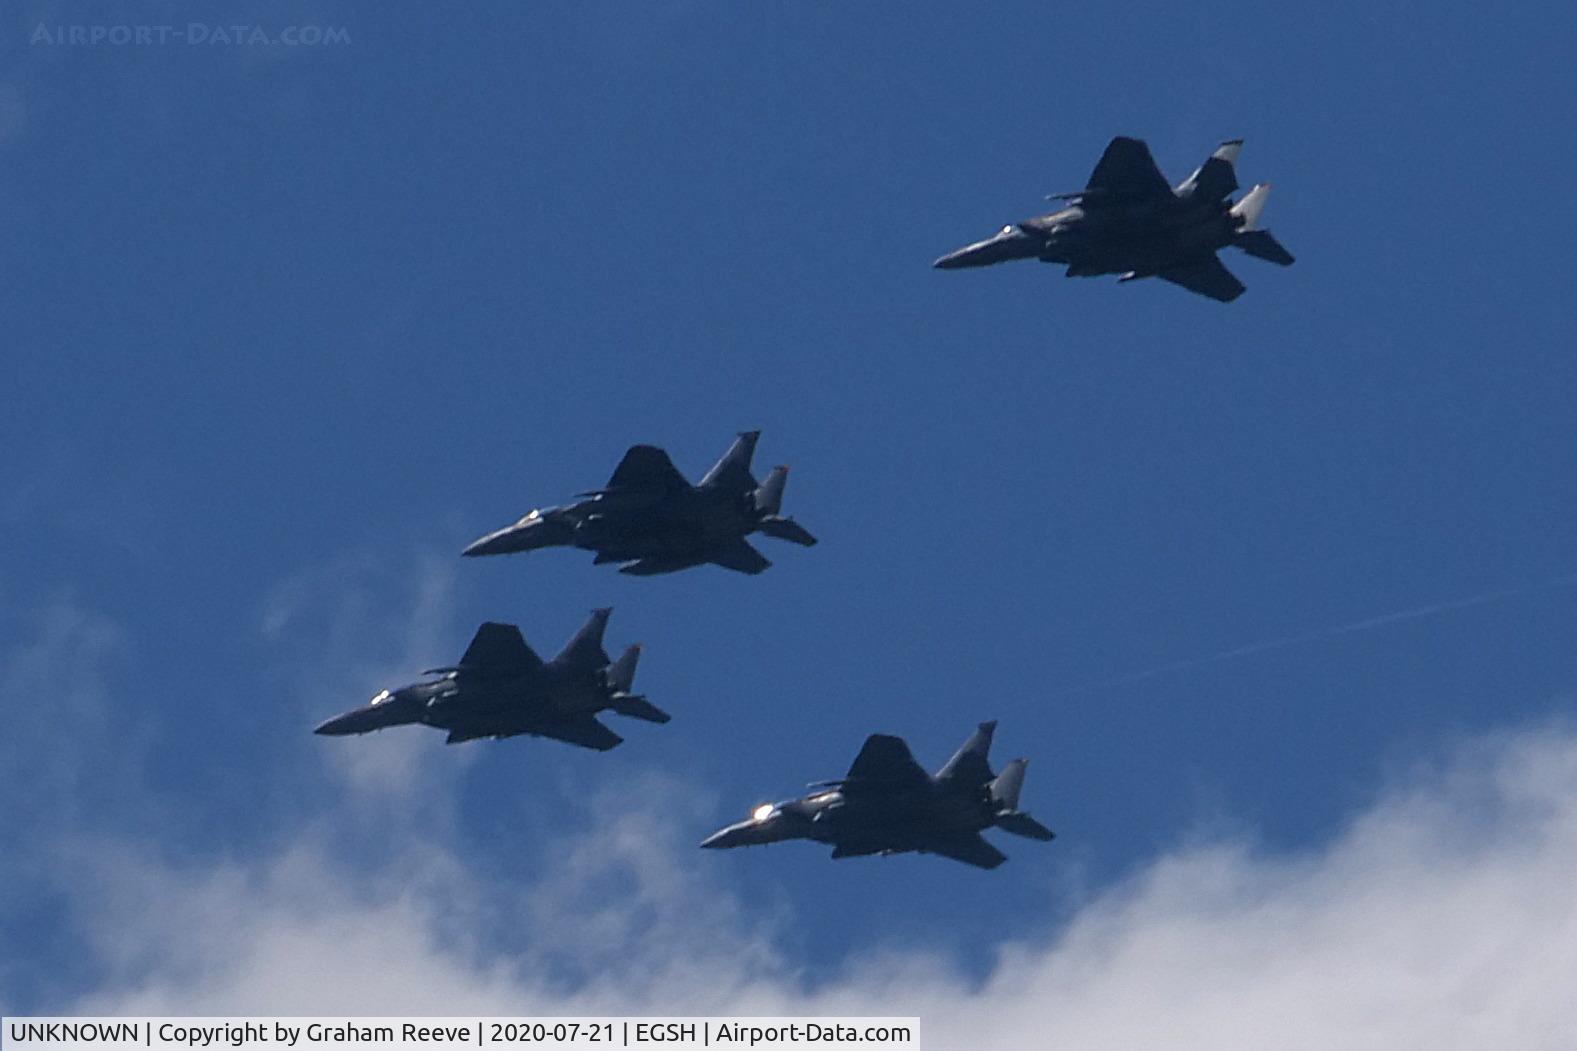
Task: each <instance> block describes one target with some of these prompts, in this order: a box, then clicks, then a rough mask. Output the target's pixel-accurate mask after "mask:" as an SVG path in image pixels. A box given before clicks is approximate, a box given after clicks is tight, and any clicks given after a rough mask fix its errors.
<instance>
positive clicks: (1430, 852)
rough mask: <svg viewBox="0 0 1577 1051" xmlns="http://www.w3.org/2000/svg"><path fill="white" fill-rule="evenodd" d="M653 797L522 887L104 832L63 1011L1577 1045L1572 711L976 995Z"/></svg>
mask: <svg viewBox="0 0 1577 1051" xmlns="http://www.w3.org/2000/svg"><path fill="white" fill-rule="evenodd" d="M626 787H628V786H626ZM644 788H645V791H643V792H640V793H636V794H633V795H632V794H629V793H620V798H621V799H623V800H625V802H624V803H623V804H620V805H618V806H615V805H614V804H613V803H612V801H611V798H610V801H608V802H605V803H602V804H599V806H600V807H601V808H602V811H601V812H599V813H597V814H595V815H589V816H590V817H593V818H594V820H592V821H589V822H588V826H587V829H588V830H587V832H586V833H585V834H584V835H581V836H577V837H574V838H573V839H572V840H570V841H568V842H565V843H561V844H558V845H557V847H558V849H557V850H556V851H555V853H554V854H553V855H552V856H554V857H556V858H557V859H558V864H556V865H555V866H553V867H551V868H548V869H546V870H545V871H544V872H542V873H541V874H539V875H537V876H536V877H534V878H533V879H531V880H529V881H527V882H526V883H525V884H524V885H523V886H518V887H517V886H513V885H500V884H497V883H490V882H489V881H488V880H487V879H485V878H483V877H481V876H479V875H478V874H477V872H475V871H473V870H472V869H471V868H470V867H468V866H467V865H466V864H465V861H464V859H463V858H462V857H459V856H457V855H456V854H454V853H452V852H450V851H449V850H448V849H447V848H444V847H441V846H436V845H433V844H430V843H423V842H420V841H418V840H416V839H415V838H414V837H413V840H412V842H411V844H409V845H408V849H406V850H405V851H403V852H402V854H401V857H400V859H399V861H398V863H396V864H391V865H388V866H384V867H380V868H379V869H377V870H376V871H370V872H369V871H366V870H364V869H361V868H357V867H355V866H352V865H348V864H347V863H346V862H345V861H344V860H343V859H339V858H336V857H335V855H334V852H333V851H332V850H330V849H328V848H327V846H326V845H325V843H324V842H323V841H322V839H321V838H320V837H318V836H317V835H316V834H315V833H304V834H303V835H302V837H301V838H300V839H299V840H298V841H297V842H295V843H293V844H291V845H289V846H288V847H287V848H285V849H282V850H281V851H279V852H277V853H275V854H272V855H270V856H268V857H264V858H258V859H251V860H236V861H232V862H225V863H206V864H200V865H180V864H174V863H171V862H168V861H163V860H160V859H159V858H158V857H157V856H155V855H153V854H151V853H149V852H147V851H140V850H136V849H131V848H127V847H125V846H123V845H122V846H116V847H113V849H106V846H105V844H103V843H84V844H82V852H81V857H82V858H83V859H84V861H83V863H82V865H81V867H80V868H79V870H78V879H77V882H76V883H75V884H74V895H75V898H74V900H75V901H76V902H77V904H78V908H79V909H81V910H83V911H84V919H85V927H86V929H87V930H89V931H91V932H94V938H93V942H92V944H93V950H94V952H95V953H96V954H97V955H98V956H99V957H100V959H101V960H103V961H105V962H106V964H107V972H108V973H109V975H110V976H111V977H110V979H109V980H108V981H107V982H106V983H105V984H104V985H103V986H102V987H101V988H98V989H96V990H94V991H91V992H89V993H86V994H84V995H82V996H81V997H80V998H79V999H78V1000H77V1001H76V1002H74V1003H69V1004H60V1005H50V1006H51V1007H52V1008H54V1007H60V1008H62V1009H70V1010H81V1011H92V1012H97V1013H117V1012H138V1013H204V1012H208V1013H227V1012H237V1011H259V1010H265V1011H275V1012H288V1013H302V1014H311V1013H321V1012H339V1013H344V1012H352V1013H369V1014H371V1013H380V1012H391V1013H406V1014H409V1013H419V1012H432V1013H446V1014H453V1013H477V1012H492V1013H505V1012H511V1011H533V1012H559V1013H567V1014H574V1013H583V1012H584V1013H603V1012H607V1013H628V1012H654V1013H661V1012H690V1011H698V1012H700V1011H729V1012H739V1013H793V1014H801V1013H807V1014H817V1013H836V1014H857V1013H887V1014H908V1013H914V1014H918V1015H920V1016H921V1017H922V1018H923V1019H924V1024H925V1035H926V1042H927V1045H928V1046H934V1047H964V1046H982V1047H1004V1046H1020V1045H1021V1044H1022V1041H1023V1040H1025V1039H1027V1038H1030V1037H1033V1039H1034V1040H1035V1042H1036V1044H1037V1045H1038V1046H1067V1047H1137V1046H1167V1047H1184V1048H1187V1047H1200V1048H1212V1049H1219V1048H1234V1047H1242V1048H1265V1047H1277V1048H1304V1047H1307V1048H1329V1047H1338V1046H1339V1047H1344V1048H1387V1049H1391V1048H1399V1047H1420V1048H1422V1047H1428V1048H1457V1047H1461V1048H1482V1047H1490V1046H1497V1047H1524V1048H1539V1047H1551V1048H1554V1047H1569V1046H1572V1045H1573V1043H1574V1042H1577V1002H1574V1001H1573V998H1572V997H1571V995H1570V992H1571V989H1572V988H1573V986H1574V983H1577V900H1574V898H1573V895H1572V893H1571V875H1570V874H1571V872H1572V871H1573V869H1574V866H1577V732H1573V731H1572V730H1571V729H1568V728H1557V729H1551V730H1547V731H1543V732H1532V731H1529V732H1524V733H1519V734H1510V735H1504V736H1500V737H1496V738H1494V739H1490V740H1483V741H1479V742H1476V743H1474V744H1472V745H1471V746H1468V747H1464V748H1463V749H1461V750H1460V751H1459V752H1458V754H1456V755H1455V757H1454V758H1452V759H1451V760H1449V761H1448V762H1444V763H1442V764H1440V765H1438V766H1436V767H1434V768H1431V769H1428V770H1423V771H1417V772H1414V773H1412V774H1411V775H1409V776H1408V777H1407V778H1406V779H1404V780H1402V781H1399V782H1398V783H1397V784H1395V785H1394V786H1393V787H1392V788H1391V789H1389V790H1388V791H1386V792H1385V793H1384V794H1383V795H1382V796H1381V797H1380V798H1378V799H1377V800H1376V801H1375V802H1374V803H1373V805H1371V806H1370V807H1369V808H1367V809H1366V810H1365V811H1364V812H1363V813H1361V814H1358V815H1356V816H1355V817H1354V818H1353V819H1352V820H1351V822H1350V823H1349V824H1348V826H1347V827H1346V828H1345V829H1344V830H1343V831H1342V832H1341V833H1340V834H1338V835H1337V836H1336V837H1335V838H1334V839H1332V840H1331V841H1330V842H1328V843H1327V844H1325V845H1324V846H1323V847H1321V848H1319V849H1316V850H1311V851H1309V852H1306V853H1301V854H1297V855H1294V856H1267V855H1263V854H1260V853H1258V852H1256V849H1255V847H1254V844H1252V843H1247V842H1215V843H1210V844H1206V845H1200V846H1191V847H1187V848H1180V849H1178V850H1176V851H1174V852H1171V853H1168V854H1166V855H1164V856H1161V857H1159V858H1157V859H1156V860H1155V861H1154V862H1153V863H1151V864H1150V865H1148V866H1146V867H1145V868H1144V869H1143V871H1141V872H1140V873H1138V874H1137V875H1136V876H1135V877H1134V878H1132V879H1131V880H1129V881H1128V882H1126V883H1124V884H1123V885H1121V886H1119V887H1116V888H1111V889H1108V890H1106V891H1105V892H1102V893H1100V894H1097V895H1096V896H1095V897H1094V898H1093V899H1092V900H1090V901H1089V902H1088V903H1087V904H1085V905H1084V907H1082V908H1081V909H1080V910H1079V911H1078V912H1077V913H1076V914H1075V915H1074V917H1073V918H1072V920H1071V922H1070V924H1069V925H1068V926H1067V928H1066V929H1065V930H1064V931H1062V932H1061V933H1060V934H1059V935H1058V936H1057V937H1056V938H1055V939H1053V940H1051V941H1049V942H1046V943H1035V942H1026V943H1023V944H1016V945H1003V946H1001V947H1000V949H999V954H998V963H997V964H996V965H995V966H994V967H993V968H992V970H991V972H990V974H989V976H988V977H987V978H986V980H985V981H984V982H971V981H969V980H966V979H965V978H963V977H961V976H959V975H958V974H956V973H955V972H954V971H953V969H952V968H951V967H950V966H949V965H948V964H947V962H946V961H945V960H942V959H939V958H936V957H931V956H927V955H925V954H923V953H918V954H917V953H894V952H883V953H878V954H876V955H873V956H870V957H866V958H861V959H854V960H849V961H844V962H842V963H841V964H839V965H836V966H828V967H825V968H817V969H816V970H814V971H812V972H809V973H807V972H804V971H802V970H801V969H800V967H799V966H798V965H797V964H795V963H794V962H793V961H791V960H788V959H786V958H784V957H783V956H782V955H781V954H780V953H778V952H777V951H776V949H775V948H774V944H775V938H774V930H775V927H776V921H775V920H774V919H773V918H767V919H761V918H759V917H755V916H753V914H752V913H751V911H750V910H749V909H748V908H746V907H745V905H744V904H743V903H742V902H740V901H739V900H738V899H737V898H735V897H734V896H733V895H731V894H729V893H728V892H726V891H725V890H724V889H723V887H722V885H721V882H720V874H721V873H722V872H723V871H725V870H726V866H727V865H728V863H729V859H727V858H726V857H725V858H716V859H714V858H704V859H703V858H701V857H698V856H697V852H696V851H695V850H694V848H693V844H692V843H691V842H690V840H691V839H692V838H693V837H691V836H687V835H683V834H682V833H681V830H680V829H678V828H676V827H675V825H674V823H673V818H672V816H671V811H670V810H669V809H668V807H669V804H671V803H672V801H673V800H674V799H675V798H682V796H683V794H684V793H683V791H682V789H683V786H681V785H674V784H668V785H663V784H660V783H659V784H653V785H647V786H644ZM630 798H638V799H643V800H646V802H645V803H644V804H643V805H641V806H638V807H636V808H634V809H631V808H630V806H629V805H628V802H627V801H628V800H629V799H630ZM703 862H704V863H703ZM854 863H855V864H858V862H854ZM867 863H868V864H881V862H874V861H873V862H867ZM981 878H982V881H983V883H982V893H989V883H988V882H985V881H987V880H989V879H990V877H989V876H983V877H981ZM1050 893H1051V892H1050V890H1049V889H1048V894H1050ZM500 928H503V929H504V930H506V931H507V935H506V936H505V937H504V938H502V939H501V940H500V939H498V938H495V937H494V935H495V934H496V933H497V931H498V930H499V929H500Z"/></svg>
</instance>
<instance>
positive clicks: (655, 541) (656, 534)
mask: <svg viewBox="0 0 1577 1051" xmlns="http://www.w3.org/2000/svg"><path fill="white" fill-rule="evenodd" d="M760 435H761V432H760V431H745V432H743V433H742V434H740V435H739V436H738V437H737V438H736V439H735V440H734V444H733V445H732V446H730V447H729V450H728V452H726V453H724V454H723V458H722V459H721V460H718V461H717V463H716V464H715V465H713V467H712V469H711V470H710V471H708V472H706V474H705V475H704V476H703V477H702V478H701V480H700V481H699V482H697V483H696V484H694V485H691V484H690V482H689V481H688V480H686V478H685V476H684V475H682V474H680V473H679V469H678V468H677V467H675V466H674V465H673V461H672V460H670V459H669V458H668V454H667V453H665V452H664V451H663V450H661V449H659V448H657V447H656V446H652V445H637V446H634V447H633V448H631V449H630V451H629V452H627V453H625V454H624V459H623V460H621V461H619V466H618V468H617V469H616V470H615V471H614V472H613V477H612V478H610V479H609V480H608V484H607V486H605V487H604V488H602V489H596V490H592V491H591V492H587V493H579V494H577V495H578V497H579V499H578V500H577V502H575V503H572V504H565V505H563V506H560V507H544V508H539V509H537V510H535V511H532V512H531V513H530V514H528V515H526V516H525V517H524V518H522V519H521V520H520V521H518V522H516V523H515V524H514V525H511V526H506V527H505V528H503V529H500V530H498V531H497V532H494V533H489V534H487V535H486V536H484V537H482V538H481V539H479V540H477V541H476V542H474V543H473V544H471V546H469V547H467V548H466V549H465V552H464V554H467V555H472V556H476V555H507V554H513V553H515V552H517V551H534V550H536V549H537V548H542V547H564V546H569V547H579V548H584V549H586V550H588V551H594V552H596V555H597V557H596V558H595V559H593V561H594V562H595V563H598V564H600V563H604V562H619V563H622V565H621V566H620V567H619V571H620V572H621V573H632V574H635V575H637V576H651V575H653V574H657V573H672V572H674V571H675V570H680V569H688V568H689V567H691V566H699V565H702V564H704V563H707V562H710V563H712V564H713V565H718V566H722V567H723V568H724V569H732V570H735V571H737V572H740V573H760V572H761V571H762V570H764V569H766V568H767V567H768V566H770V565H771V564H772V563H771V562H769V561H767V559H766V558H765V557H763V556H762V554H761V552H760V551H757V550H756V549H755V548H754V547H752V546H751V544H750V542H749V541H748V540H746V539H745V538H746V537H747V536H749V535H750V534H752V533H764V534H766V535H767V536H772V537H777V538H778V539H780V540H787V541H790V542H791V543H795V544H800V545H803V546H805V547H810V546H811V545H812V544H814V543H815V542H816V538H815V537H813V536H811V535H810V533H809V532H807V531H806V529H805V527H804V526H802V525H800V524H799V523H798V522H796V521H794V519H792V518H785V517H783V516H782V515H780V514H779V513H778V512H779V510H780V508H781V506H782V503H783V486H784V484H785V483H787V481H788V468H787V467H774V468H773V469H772V472H771V473H770V474H768V475H767V478H766V481H764V482H761V483H757V481H756V479H755V476H754V475H752V474H751V473H750V460H751V457H752V456H754V454H755V450H756V439H757V438H759V437H760Z"/></svg>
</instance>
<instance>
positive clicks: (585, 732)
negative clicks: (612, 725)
mask: <svg viewBox="0 0 1577 1051" xmlns="http://www.w3.org/2000/svg"><path fill="white" fill-rule="evenodd" d="M530 732H531V733H533V734H536V735H537V736H538V737H551V738H553V739H554V740H555V741H565V742H567V743H569V744H575V745H580V747H582V748H594V749H596V750H597V751H599V752H606V751H607V750H608V749H610V748H613V747H614V746H616V745H618V744H619V743H620V742H622V741H623V740H624V738H622V737H620V736H619V735H618V734H616V733H614V732H613V731H612V730H610V729H608V728H607V727H606V726H604V725H602V723H600V722H598V721H597V720H596V719H595V718H593V717H592V716H589V715H588V716H586V717H585V718H582V719H567V720H565V721H563V722H557V723H548V724H546V725H545V726H540V727H536V728H534V729H532V730H531V731H530Z"/></svg>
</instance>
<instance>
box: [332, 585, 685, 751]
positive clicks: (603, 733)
mask: <svg viewBox="0 0 1577 1051" xmlns="http://www.w3.org/2000/svg"><path fill="white" fill-rule="evenodd" d="M611 612H612V610H608V609H599V610H593V611H592V614H591V619H590V620H588V621H587V622H586V624H585V625H584V626H583V627H582V628H581V629H580V630H579V631H577V632H576V633H575V637H574V638H572V639H570V641H569V644H568V645H567V646H565V647H564V649H563V651H562V652H560V653H559V655H558V656H556V657H554V658H553V659H552V660H550V661H546V662H544V661H543V660H542V658H540V657H538V656H537V655H536V654H535V653H533V652H532V651H531V647H530V646H528V645H526V640H525V639H524V638H522V637H521V634H520V629H519V628H517V627H515V626H514V625H513V624H495V623H492V622H488V623H486V624H483V625H482V626H481V627H480V628H478V629H477V631H476V637H475V638H473V639H472V640H471V645H470V646H468V647H466V651H465V655H464V656H463V657H461V658H460V663H459V664H457V665H455V666H453V667H450V668H432V669H429V670H428V671H425V672H423V673H422V674H423V675H429V676H437V678H433V679H429V680H426V681H423V682H416V683H412V684H411V685H409V686H402V687H400V688H399V689H397V690H383V691H381V692H380V693H379V694H378V695H377V696H376V697H374V698H373V699H372V700H371V701H369V702H368V703H367V704H365V705H363V706H362V707H360V708H357V709H355V710H353V711H349V712H346V713H345V714H344V715H337V716H335V717H334V718H332V719H329V720H328V721H326V722H324V723H323V724H322V725H320V726H319V727H318V728H317V730H316V731H315V732H317V733H320V734H329V735H334V736H339V735H344V734H361V733H366V732H367V731H369V730H381V729H383V728H384V727H386V726H403V725H405V724H407V723H421V724H422V725H424V726H433V727H437V728H438V729H440V730H447V731H449V737H448V739H447V743H448V744H455V743H456V742H458V741H469V740H471V739H473V738H476V737H497V738H503V737H514V736H515V735H517V734H531V735H533V736H535V737H551V738H553V739H555V740H558V741H567V742H568V743H570V744H574V745H579V746H581V747H582V748H595V749H596V750H598V751H599V752H605V751H607V750H608V749H610V748H612V747H614V746H615V745H617V744H618V743H619V742H620V741H622V740H623V738H622V737H620V736H619V735H618V734H616V733H614V732H613V731H612V730H610V729H608V728H607V727H606V726H604V725H603V724H602V723H601V722H600V721H599V720H598V719H597V713H599V712H602V711H611V712H617V713H618V714H619V715H627V716H630V717H631V718H635V719H645V720H646V721H647V722H652V723H666V722H667V721H668V719H669V715H668V713H667V712H665V711H663V710H662V709H660V708H658V707H657V706H656V705H654V704H652V703H651V702H650V701H648V700H647V699H646V698H645V697H642V696H639V695H638V694H634V693H631V692H630V690H631V687H632V686H633V685H634V682H635V662H636V661H637V660H638V659H639V658H640V655H641V648H640V647H639V646H631V647H630V648H629V649H627V650H625V651H624V654H623V655H622V656H621V657H620V658H619V659H618V660H616V661H613V660H610V659H609V657H608V654H607V653H606V652H605V651H604V650H603V648H602V634H603V631H604V629H605V628H606V627H607V624H608V615H609V614H610V613H611Z"/></svg>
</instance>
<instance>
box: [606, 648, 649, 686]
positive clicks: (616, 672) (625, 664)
mask: <svg viewBox="0 0 1577 1051" xmlns="http://www.w3.org/2000/svg"><path fill="white" fill-rule="evenodd" d="M640 659H641V646H640V643H636V644H635V645H633V646H630V647H629V648H627V649H626V650H625V651H624V652H623V653H621V654H620V655H619V659H618V660H616V661H614V662H613V663H612V664H610V665H608V673H607V677H608V688H609V689H610V690H613V691H614V692H615V693H629V692H630V687H632V686H634V685H635V663H636V662H637V661H639V660H640Z"/></svg>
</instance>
